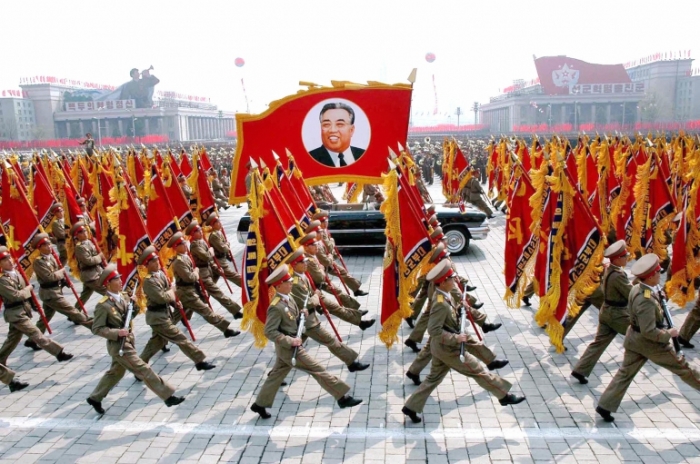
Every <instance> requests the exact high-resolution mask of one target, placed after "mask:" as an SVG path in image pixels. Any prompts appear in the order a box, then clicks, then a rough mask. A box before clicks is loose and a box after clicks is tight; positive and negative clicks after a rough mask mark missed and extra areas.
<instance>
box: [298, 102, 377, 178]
mask: <svg viewBox="0 0 700 464" xmlns="http://www.w3.org/2000/svg"><path fill="white" fill-rule="evenodd" d="M315 118H318V119H316V121H318V122H317V124H319V125H320V128H321V131H320V144H321V146H318V144H319V137H318V134H319V132H318V126H315V124H314V122H313V119H315ZM314 126H315V128H314ZM369 132H370V129H369V121H368V120H367V115H366V114H365V113H364V111H362V110H361V109H360V108H359V107H358V106H357V105H355V104H354V103H352V102H350V101H348V100H343V99H334V100H326V101H323V102H321V103H319V104H317V105H315V106H314V107H313V108H312V109H311V110H310V111H309V113H308V114H307V117H306V119H305V121H304V127H303V134H302V136H303V139H304V145H305V147H306V149H307V150H308V151H309V154H310V155H311V157H312V158H313V159H314V160H316V161H318V162H319V163H321V164H323V165H324V166H328V167H331V168H342V167H346V166H350V165H351V164H353V163H354V162H356V161H357V160H359V159H360V157H361V156H362V155H363V154H364V153H365V150H366V149H367V146H368V145H369V136H370V133H369ZM312 147H317V148H313V149H311V148H312Z"/></svg>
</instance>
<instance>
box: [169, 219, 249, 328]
mask: <svg viewBox="0 0 700 464" xmlns="http://www.w3.org/2000/svg"><path fill="white" fill-rule="evenodd" d="M168 246H169V247H170V248H174V249H175V251H176V252H177V258H175V260H174V261H173V264H172V267H173V274H174V275H175V293H176V294H177V297H178V298H179V299H180V302H181V303H182V305H183V306H184V308H185V310H186V312H187V317H188V319H189V318H190V317H191V316H192V312H193V311H194V312H196V313H197V314H199V315H200V316H202V317H203V318H204V320H206V321H207V322H208V323H210V324H211V325H213V326H214V327H216V328H217V329H219V330H220V331H221V332H223V334H224V337H226V338H230V337H235V336H236V335H238V334H240V332H239V331H238V330H233V329H231V328H230V327H229V326H230V325H231V323H230V322H229V321H227V320H226V319H224V318H223V317H221V316H219V315H218V314H216V313H215V312H213V311H212V310H211V308H209V306H208V305H207V303H206V301H204V297H203V296H201V295H200V293H199V292H200V290H197V289H198V287H199V269H197V268H196V267H195V266H194V263H193V262H192V260H191V259H190V257H189V255H188V254H187V241H186V240H185V237H184V235H182V232H177V233H175V234H174V235H173V236H172V237H171V238H170V240H169V241H168Z"/></svg>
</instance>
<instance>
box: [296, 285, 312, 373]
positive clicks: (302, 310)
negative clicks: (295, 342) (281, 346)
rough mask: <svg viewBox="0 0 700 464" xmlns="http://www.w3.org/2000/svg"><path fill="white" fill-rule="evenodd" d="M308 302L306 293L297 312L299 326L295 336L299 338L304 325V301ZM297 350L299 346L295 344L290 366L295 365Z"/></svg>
mask: <svg viewBox="0 0 700 464" xmlns="http://www.w3.org/2000/svg"><path fill="white" fill-rule="evenodd" d="M308 302H309V294H308V293H307V294H306V298H304V306H303V307H302V308H301V312H300V314H299V327H297V337H296V338H298V339H300V340H301V334H302V333H303V332H304V326H305V325H306V315H305V314H304V311H306V303H308ZM297 351H299V347H298V346H295V347H294V350H292V366H296V365H297Z"/></svg>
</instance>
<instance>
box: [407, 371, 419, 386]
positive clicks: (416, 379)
mask: <svg viewBox="0 0 700 464" xmlns="http://www.w3.org/2000/svg"><path fill="white" fill-rule="evenodd" d="M406 377H408V378H409V379H411V380H412V381H413V384H414V385H420V384H421V380H420V374H414V373H413V372H411V371H408V372H406Z"/></svg>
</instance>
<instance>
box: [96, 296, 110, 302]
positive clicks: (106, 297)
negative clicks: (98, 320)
mask: <svg viewBox="0 0 700 464" xmlns="http://www.w3.org/2000/svg"><path fill="white" fill-rule="evenodd" d="M108 301H109V295H105V296H103V297H102V298H101V299H100V301H98V304H102V303H106V302H108Z"/></svg>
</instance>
